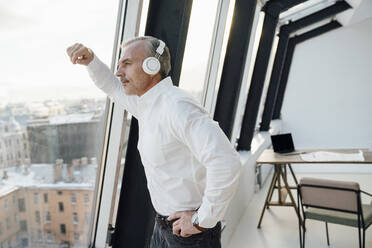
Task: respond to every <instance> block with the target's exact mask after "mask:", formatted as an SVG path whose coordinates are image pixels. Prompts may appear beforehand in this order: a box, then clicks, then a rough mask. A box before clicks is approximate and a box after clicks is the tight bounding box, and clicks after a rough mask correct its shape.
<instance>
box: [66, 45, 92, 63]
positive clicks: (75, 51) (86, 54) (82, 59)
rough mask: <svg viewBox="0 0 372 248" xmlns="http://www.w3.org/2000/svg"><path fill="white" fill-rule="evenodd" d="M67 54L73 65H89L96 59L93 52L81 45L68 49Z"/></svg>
mask: <svg viewBox="0 0 372 248" xmlns="http://www.w3.org/2000/svg"><path fill="white" fill-rule="evenodd" d="M66 52H67V54H68V56H69V57H70V60H71V62H72V63H73V64H80V65H89V63H90V62H91V61H92V60H93V58H94V54H93V52H92V50H90V49H89V48H87V47H85V46H84V45H82V44H80V43H76V44H74V45H72V46H70V47H68V48H67V49H66Z"/></svg>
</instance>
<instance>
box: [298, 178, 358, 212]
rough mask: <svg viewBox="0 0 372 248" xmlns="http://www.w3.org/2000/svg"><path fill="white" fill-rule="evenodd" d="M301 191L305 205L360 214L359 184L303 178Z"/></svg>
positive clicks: (300, 185)
mask: <svg viewBox="0 0 372 248" xmlns="http://www.w3.org/2000/svg"><path fill="white" fill-rule="evenodd" d="M299 189H300V193H301V195H300V196H301V198H302V204H303V205H305V206H306V205H310V206H316V207H321V208H330V209H337V210H341V211H349V212H350V211H351V212H358V197H360V194H359V190H360V187H359V184H358V183H356V182H346V181H335V180H327V179H318V178H302V179H301V180H300V184H299Z"/></svg>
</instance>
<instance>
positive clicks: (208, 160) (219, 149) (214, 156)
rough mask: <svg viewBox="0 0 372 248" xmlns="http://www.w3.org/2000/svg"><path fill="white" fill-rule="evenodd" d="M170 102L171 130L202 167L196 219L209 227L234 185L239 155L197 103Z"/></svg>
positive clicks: (220, 214) (218, 217) (223, 209)
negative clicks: (172, 109)
mask: <svg viewBox="0 0 372 248" xmlns="http://www.w3.org/2000/svg"><path fill="white" fill-rule="evenodd" d="M174 106H176V109H175V112H176V113H175V115H174V116H175V118H172V120H171V126H172V128H171V130H172V132H173V133H174V135H175V136H176V137H178V138H179V139H180V140H181V141H182V142H184V143H185V144H186V145H187V147H188V148H189V149H190V151H191V152H192V154H193V155H194V156H195V158H196V159H197V160H198V161H199V162H200V163H202V164H203V165H204V166H205V167H206V188H205V192H204V196H203V200H202V204H201V206H200V208H199V209H198V219H199V225H200V226H201V227H204V228H212V227H214V226H215V225H216V224H217V222H218V221H220V220H222V219H223V217H224V215H225V212H226V210H227V207H228V205H229V203H230V201H231V199H232V198H233V196H234V193H235V191H236V188H237V186H238V181H239V177H240V172H241V168H242V166H241V162H240V157H239V154H238V153H237V151H236V150H235V149H234V148H233V146H232V145H231V143H230V141H229V140H228V138H227V137H226V135H225V134H224V133H223V131H222V130H221V128H220V127H219V125H218V123H217V122H216V121H214V120H212V119H211V118H210V117H209V114H208V112H207V111H206V110H204V109H203V108H202V107H201V106H200V105H198V104H197V103H195V102H192V101H181V102H178V103H176V104H174Z"/></svg>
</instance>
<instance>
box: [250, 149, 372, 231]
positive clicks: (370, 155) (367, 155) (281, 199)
mask: <svg viewBox="0 0 372 248" xmlns="http://www.w3.org/2000/svg"><path fill="white" fill-rule="evenodd" d="M359 150H361V151H363V156H364V161H312V162H308V161H304V160H302V159H301V156H300V155H299V154H294V155H289V154H284V155H283V154H278V153H274V151H273V150H272V149H267V150H265V151H264V152H263V153H262V154H261V155H260V157H259V158H258V159H257V161H256V163H257V164H273V165H274V175H273V177H272V180H271V183H270V187H269V191H268V192H267V195H266V200H265V204H264V207H263V209H262V212H261V217H260V220H259V222H258V226H257V228H260V227H261V222H262V218H263V216H264V213H265V210H266V209H267V208H269V207H270V206H284V207H293V208H294V209H295V211H296V214H297V216H298V218H299V219H301V217H300V214H299V213H298V210H297V205H296V201H295V199H294V197H293V194H292V192H291V190H293V189H297V184H298V181H297V178H296V175H295V173H294V172H293V169H292V166H291V165H292V164H372V152H370V151H368V150H367V149H324V150H319V149H306V150H297V151H296V152H298V153H311V152H319V151H327V152H338V153H345V154H347V153H358V152H359ZM287 168H288V169H289V170H290V172H291V175H292V177H293V179H294V182H295V184H296V185H294V186H289V185H288V181H287ZM282 183H283V184H284V185H282ZM274 190H277V191H278V201H272V197H273V193H274ZM287 196H289V200H290V202H286V198H287Z"/></svg>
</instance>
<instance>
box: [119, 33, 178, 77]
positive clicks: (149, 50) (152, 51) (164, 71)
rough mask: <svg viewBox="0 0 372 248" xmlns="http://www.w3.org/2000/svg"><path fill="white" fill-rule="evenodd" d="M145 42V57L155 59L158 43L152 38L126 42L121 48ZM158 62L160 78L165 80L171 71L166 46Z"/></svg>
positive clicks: (136, 38)
mask: <svg viewBox="0 0 372 248" xmlns="http://www.w3.org/2000/svg"><path fill="white" fill-rule="evenodd" d="M141 40H144V41H146V55H147V56H148V57H155V56H156V54H157V53H156V49H157V48H158V47H159V44H160V41H159V39H157V38H155V37H152V36H139V37H135V38H133V39H130V40H127V41H125V42H124V43H123V45H121V48H122V49H123V48H124V47H126V46H128V45H130V44H132V43H134V42H136V41H141ZM158 59H159V62H160V71H159V73H160V76H161V77H162V79H163V78H166V77H167V76H168V74H169V72H170V70H171V62H170V53H169V49H168V47H167V45H165V47H164V52H163V53H162V55H160V57H159V58H158Z"/></svg>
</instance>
